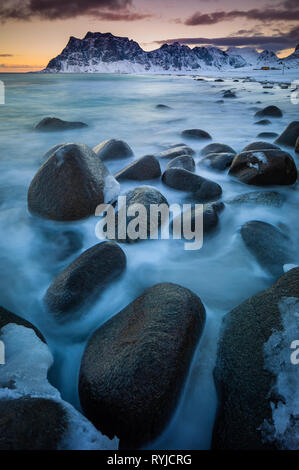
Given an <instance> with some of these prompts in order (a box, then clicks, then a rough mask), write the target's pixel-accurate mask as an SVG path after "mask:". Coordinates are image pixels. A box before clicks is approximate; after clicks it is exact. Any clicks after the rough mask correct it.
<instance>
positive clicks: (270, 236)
mask: <svg viewBox="0 0 299 470" xmlns="http://www.w3.org/2000/svg"><path fill="white" fill-rule="evenodd" d="M241 236H242V239H243V241H244V243H245V245H246V246H247V248H248V250H249V251H250V252H251V253H252V255H253V256H254V257H255V258H256V259H257V261H258V262H259V263H260V265H261V266H262V267H263V268H265V269H266V270H267V271H268V272H269V273H270V274H272V275H273V276H280V275H281V274H282V273H283V266H284V265H285V264H288V263H290V262H291V260H292V256H291V249H290V239H289V237H288V236H287V235H286V234H284V233H283V232H282V231H281V230H279V229H278V228H276V227H274V226H273V225H270V224H268V223H266V222H261V221H258V220H252V221H250V222H246V224H244V225H243V226H242V228H241Z"/></svg>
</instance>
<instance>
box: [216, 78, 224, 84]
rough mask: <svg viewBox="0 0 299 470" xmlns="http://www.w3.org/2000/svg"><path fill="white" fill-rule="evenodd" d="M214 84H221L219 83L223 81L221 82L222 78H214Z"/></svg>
mask: <svg viewBox="0 0 299 470" xmlns="http://www.w3.org/2000/svg"><path fill="white" fill-rule="evenodd" d="M214 82H218V83H221V82H224V80H222V78H216V80H214Z"/></svg>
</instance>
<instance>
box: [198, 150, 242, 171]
mask: <svg viewBox="0 0 299 470" xmlns="http://www.w3.org/2000/svg"><path fill="white" fill-rule="evenodd" d="M234 158H235V154H234V153H210V154H209V155H207V156H206V157H204V158H203V159H202V160H200V162H199V165H205V166H208V167H209V168H212V169H213V170H217V171H224V170H226V169H227V168H229V167H230V166H231V163H232V161H233V159H234Z"/></svg>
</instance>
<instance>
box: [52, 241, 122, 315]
mask: <svg viewBox="0 0 299 470" xmlns="http://www.w3.org/2000/svg"><path fill="white" fill-rule="evenodd" d="M125 267H126V255H125V254H124V252H123V250H122V249H121V248H120V247H119V246H118V245H117V244H116V243H114V242H103V243H98V244H97V245H95V246H93V247H92V248H89V249H88V250H86V251H84V253H82V254H81V255H80V256H79V257H78V258H76V259H75V261H73V262H72V263H71V264H70V265H69V266H68V267H67V268H66V269H64V270H63V271H62V272H61V273H60V274H59V275H58V276H57V277H56V278H55V279H54V281H53V282H52V284H51V285H50V287H49V288H48V290H47V292H46V294H45V297H44V302H45V305H46V307H47V309H48V310H49V311H50V312H51V313H53V314H54V315H55V316H59V317H61V319H63V317H65V316H66V315H67V314H68V315H69V314H70V313H76V312H78V310H79V309H80V308H81V307H82V306H83V305H84V304H91V302H92V301H93V300H94V299H95V298H96V297H97V296H98V295H100V293H101V292H102V291H103V290H104V288H105V287H106V286H107V284H108V283H109V282H111V281H113V280H114V279H116V278H117V277H118V276H119V275H120V274H121V273H122V272H123V271H124V269H125Z"/></svg>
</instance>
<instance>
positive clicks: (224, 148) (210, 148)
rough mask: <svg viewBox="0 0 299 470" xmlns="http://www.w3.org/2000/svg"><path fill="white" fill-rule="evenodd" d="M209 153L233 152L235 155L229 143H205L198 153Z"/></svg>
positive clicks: (205, 154)
mask: <svg viewBox="0 0 299 470" xmlns="http://www.w3.org/2000/svg"><path fill="white" fill-rule="evenodd" d="M211 153H233V154H234V155H236V152H235V150H234V149H233V148H231V147H230V146H229V145H225V144H217V143H215V144H209V145H206V146H205V147H204V148H203V149H202V150H201V151H200V154H201V155H202V156H204V157H206V156H207V155H209V154H211Z"/></svg>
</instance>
